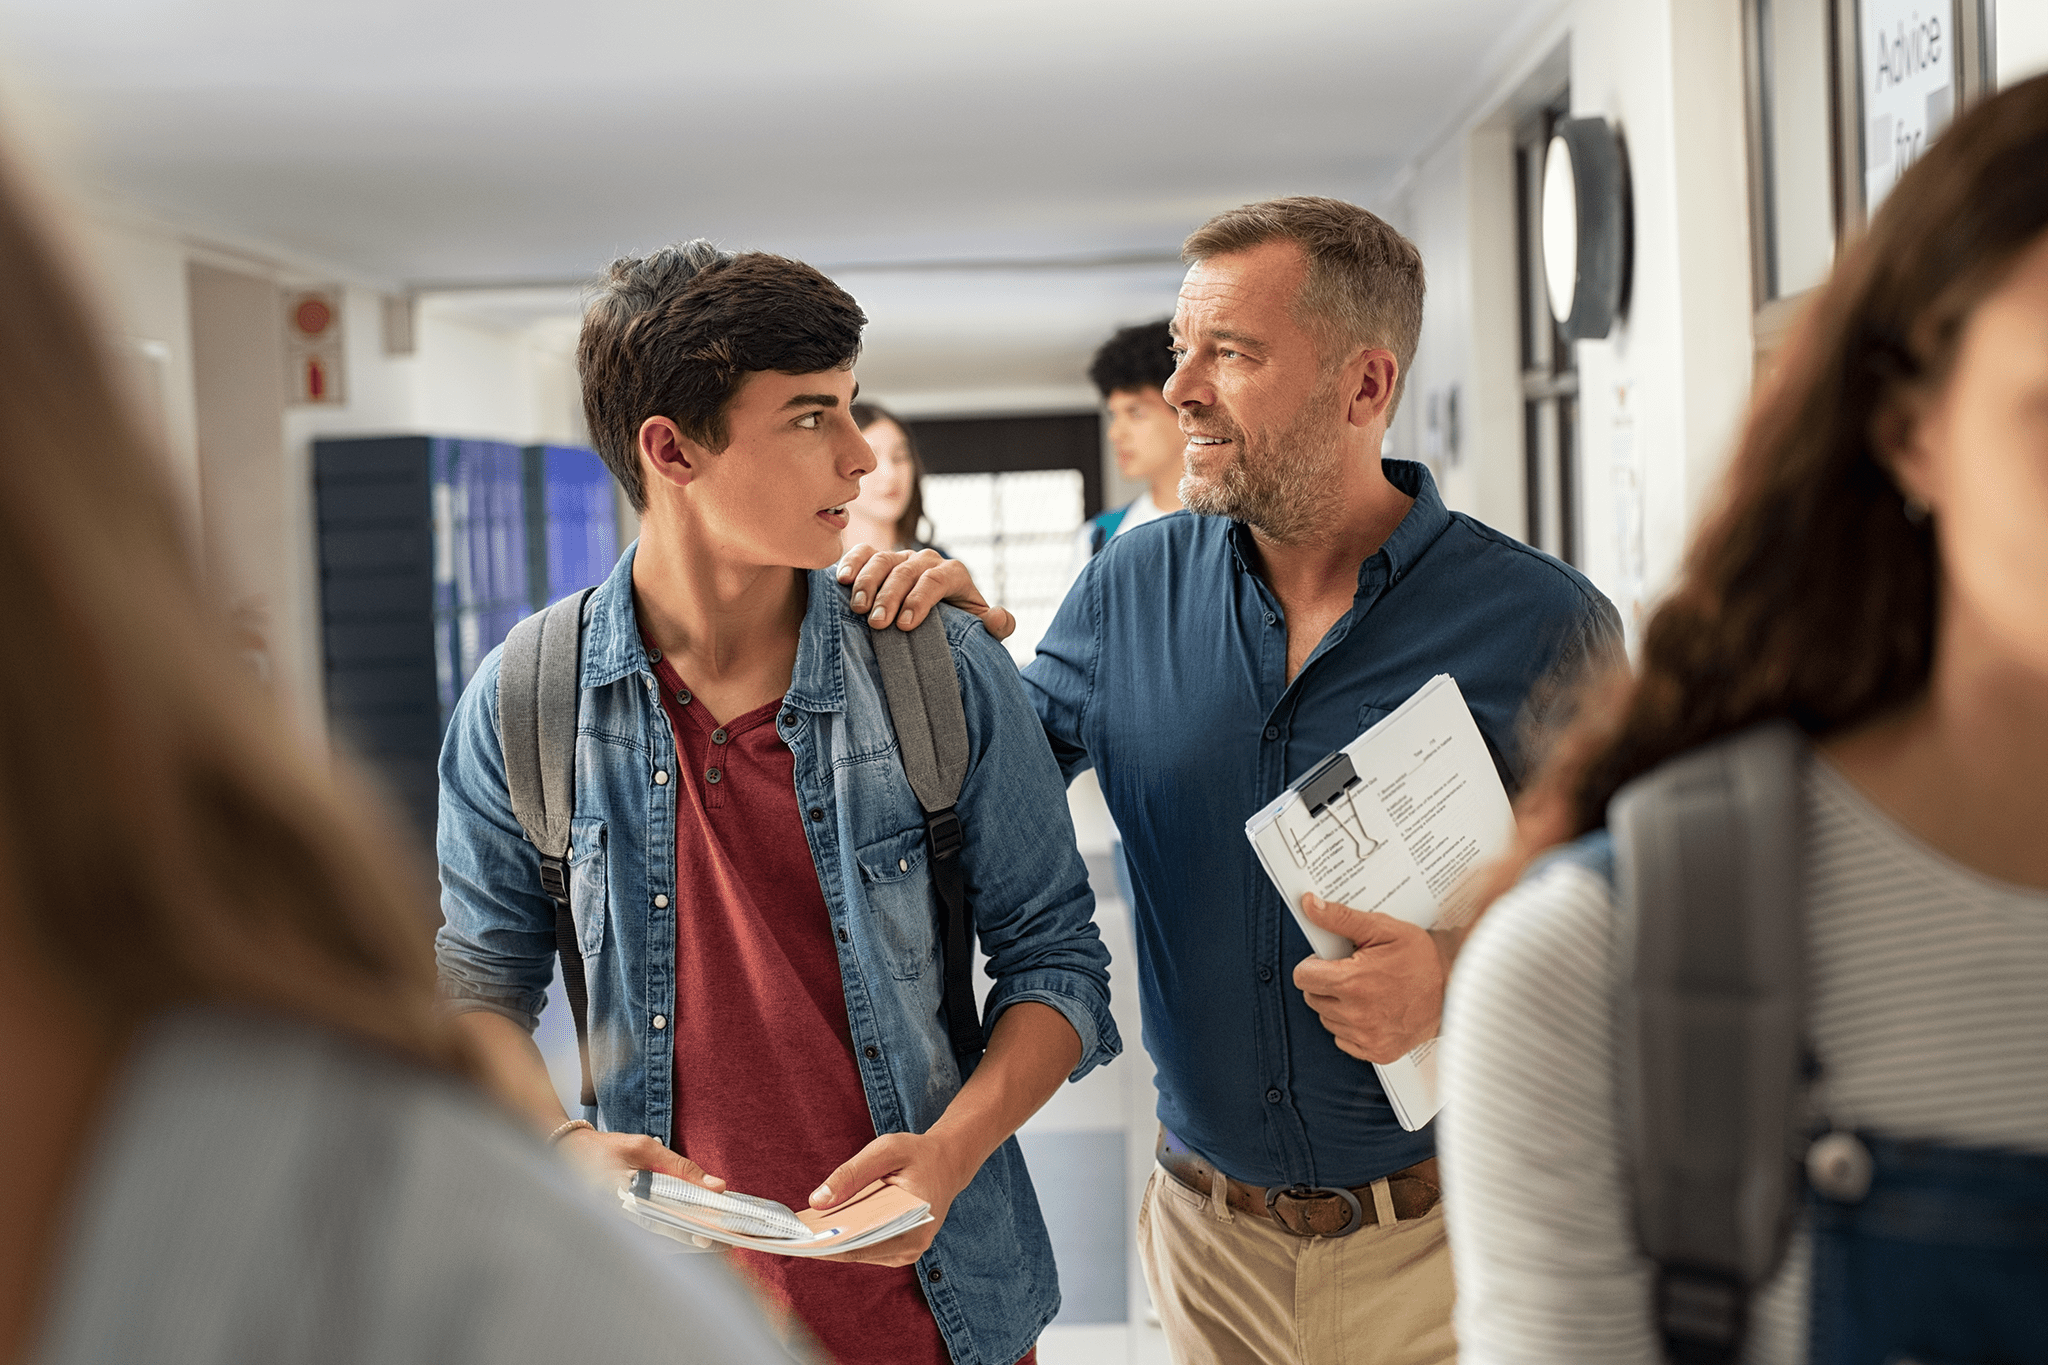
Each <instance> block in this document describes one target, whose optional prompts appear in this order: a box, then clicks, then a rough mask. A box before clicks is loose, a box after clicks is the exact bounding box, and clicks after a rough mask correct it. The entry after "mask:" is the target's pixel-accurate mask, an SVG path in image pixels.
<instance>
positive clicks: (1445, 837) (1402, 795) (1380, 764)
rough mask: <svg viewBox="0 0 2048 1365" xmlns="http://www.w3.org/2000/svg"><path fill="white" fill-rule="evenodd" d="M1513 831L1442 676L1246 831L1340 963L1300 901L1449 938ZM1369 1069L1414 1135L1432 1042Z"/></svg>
mask: <svg viewBox="0 0 2048 1365" xmlns="http://www.w3.org/2000/svg"><path fill="white" fill-rule="evenodd" d="M1514 829H1515V817H1514V812H1513V810H1512V809H1511V808H1510V806H1509V804H1508V794H1507V791H1506V789H1505V788H1503V787H1502V786H1501V783H1500V775H1499V774H1498V773H1497V772H1495V771H1494V767H1493V759H1492V757H1491V756H1490V755H1489V754H1488V753H1487V750H1486V741H1485V740H1484V739H1482V738H1481V737H1480V734H1479V727H1478V725H1477V724H1475V723H1474V722H1473V720H1472V711H1471V708H1470V707H1468V706H1466V705H1465V695H1464V693H1462V692H1460V691H1459V690H1458V684H1457V680H1456V679H1454V678H1452V677H1451V676H1450V675H1449V674H1447V673H1439V674H1438V675H1437V676H1436V677H1434V678H1431V679H1430V680H1429V681H1428V682H1427V683H1424V684H1423V685H1422V687H1421V689H1420V690H1418V691H1417V692H1416V693H1415V695H1414V696H1412V697H1410V698H1409V699H1408V700H1407V701H1405V702H1403V703H1402V704H1401V706H1400V707H1399V708H1398V709H1397V710H1395V711H1394V712H1393V713H1392V714H1391V715H1388V716H1386V717H1384V718H1383V719H1381V720H1380V721H1379V722H1378V723H1377V724H1375V725H1374V726H1373V727H1372V728H1371V729H1369V730H1367V731H1366V732H1365V733H1364V734H1362V735H1360V736H1359V737H1358V738H1357V739H1354V740H1352V741H1351V742H1350V743H1349V744H1347V745H1345V746H1344V747H1343V748H1341V749H1339V750H1338V751H1337V752H1336V753H1333V754H1331V755H1330V756H1329V757H1328V758H1326V759H1324V760H1323V761H1322V762H1320V763H1318V764H1316V765H1315V766H1314V767H1313V768H1310V769H1309V770H1308V771H1307V772H1306V773H1304V774H1302V775H1301V777H1300V778H1299V779H1297V780H1296V781H1295V782H1294V783H1293V784H1292V785H1290V786H1289V787H1288V788H1287V790H1286V791H1284V792H1282V793H1280V795H1279V796H1278V797H1277V798H1275V799H1274V800H1273V801H1272V803H1271V804H1269V805H1267V806H1266V808H1265V809H1264V810H1261V811H1260V812H1259V813H1258V814H1256V815H1254V816H1253V817H1252V818H1251V819H1249V820H1247V821H1245V826H1244V830H1245V837H1247V838H1248V839H1250V840H1251V843H1252V848H1253V849H1254V850H1256V851H1257V853H1258V855H1259V861H1260V863H1261V864H1263V865H1264V867H1265V869H1266V875H1267V876H1268V877H1271V878H1272V879H1273V885H1274V886H1276V887H1278V888H1279V890H1280V895H1281V897H1282V898H1283V899H1284V900H1285V901H1286V902H1287V906H1288V908H1289V909H1290V910H1292V911H1293V912H1294V918H1295V922H1296V923H1298V924H1300V925H1301V931H1302V933H1304V934H1306V935H1307V936H1308V941H1309V946H1310V947H1312V948H1314V949H1315V952H1316V956H1318V957H1325V958H1341V957H1349V956H1350V955H1351V952H1352V949H1353V948H1354V947H1355V946H1356V945H1354V944H1352V943H1351V942H1350V941H1349V940H1348V939H1345V938H1343V937H1342V936H1340V935H1337V934H1333V933H1330V932H1329V931H1328V930H1326V929H1321V928H1318V927H1317V926H1316V925H1314V924H1311V923H1309V921H1308V920H1307V919H1306V918H1304V917H1303V915H1302V913H1301V898H1302V897H1303V896H1304V895H1307V894H1309V893H1314V894H1315V895H1317V896H1320V897H1322V898H1323V899H1324V900H1326V901H1332V902H1335V903H1337V904H1340V905H1348V906H1350V907H1351V908H1352V909H1354V910H1374V911H1378V912H1379V913H1381V914H1385V915H1393V916H1395V917H1396V918H1398V919H1404V920H1407V921H1408V922H1409V923H1411V924H1419V925H1421V926H1422V927H1424V928H1426V929H1429V928H1438V927H1453V926H1456V925H1458V924H1461V923H1463V922H1464V921H1465V920H1466V919H1467V918H1469V917H1470V916H1471V914H1472V912H1473V910H1474V909H1475V907H1474V906H1473V905H1472V904H1471V897H1470V895H1469V893H1468V892H1467V891H1466V888H1465V880H1464V879H1465V874H1466V873H1468V872H1470V871H1471V870H1472V869H1473V868H1474V867H1477V866H1478V865H1479V864H1481V863H1483V862H1485V861H1487V860H1488V859H1490V858H1495V857H1498V856H1499V855H1500V854H1502V853H1504V852H1506V851H1507V847H1508V844H1509V841H1510V840H1511V839H1512V838H1513V837H1514ZM1376 1065H1377V1064H1376ZM1377 1069H1378V1071H1379V1075H1380V1082H1381V1084H1382V1085H1384V1086H1385V1087H1386V1091H1387V1097H1388V1098H1389V1099H1390V1100H1392V1101H1393V1105H1394V1112H1395V1114H1396V1116H1397V1117H1399V1119H1400V1121H1401V1126H1402V1127H1404V1128H1407V1129H1409V1130H1411V1131H1412V1130H1414V1129H1417V1128H1420V1127H1421V1126H1422V1125H1423V1124H1425V1123H1427V1122H1429V1121H1430V1119H1432V1118H1434V1117H1435V1116H1436V1112H1437V1110H1438V1109H1439V1108H1440V1107H1441V1106H1442V1100H1441V1099H1440V1098H1439V1096H1438V1092H1437V1083H1436V1042H1435V1041H1434V1040H1431V1041H1430V1042H1427V1043H1423V1044H1422V1045H1420V1046H1419V1047H1417V1048H1416V1049H1415V1050H1414V1051H1413V1052H1410V1053H1409V1054H1408V1055H1407V1056H1406V1057H1403V1058H1402V1059H1401V1060H1400V1061H1398V1062H1391V1063H1387V1064H1384V1065H1377Z"/></svg>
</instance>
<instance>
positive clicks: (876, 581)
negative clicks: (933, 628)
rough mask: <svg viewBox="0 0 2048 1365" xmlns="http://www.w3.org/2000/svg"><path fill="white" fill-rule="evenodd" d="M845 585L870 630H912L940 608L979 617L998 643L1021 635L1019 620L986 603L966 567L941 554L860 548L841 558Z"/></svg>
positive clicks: (872, 547) (859, 546)
mask: <svg viewBox="0 0 2048 1365" xmlns="http://www.w3.org/2000/svg"><path fill="white" fill-rule="evenodd" d="M839 581H840V582H841V583H851V584H852V585H853V609H854V610H855V611H864V612H866V613H867V614H868V624H869V625H871V626H873V627H874V628H875V629H877V630H880V629H881V628H882V627H884V626H887V625H889V624H890V623H891V622H894V623H895V625H896V628H897V629H898V630H911V629H913V628H915V627H916V626H917V624H918V623H919V622H921V621H923V620H924V618H925V617H927V616H929V615H931V614H932V612H933V611H935V610H937V608H938V605H939V603H940V602H950V603H952V604H953V605H954V606H956V607H959V608H960V609H961V610H963V611H971V612H973V613H974V614H975V615H976V616H979V617H980V618H981V623H982V625H983V626H985V627H987V628H988V633H989V634H990V635H993V636H994V637H995V638H996V639H998V640H1002V639H1007V638H1008V637H1009V635H1010V633H1011V632H1012V631H1014V630H1016V629H1017V618H1016V617H1014V616H1012V615H1011V614H1010V613H1009V612H1007V611H1005V610H1004V609H1003V608H1001V607H992V606H990V605H989V604H988V603H987V602H986V601H984V600H983V598H982V595H981V590H980V589H979V588H977V587H975V586H974V577H973V575H971V574H969V573H968V572H967V566H966V565H965V564H962V563H961V562H960V561H959V560H957V559H947V558H945V557H944V556H943V555H941V554H940V553H939V552H938V551H937V550H918V551H915V552H912V551H908V550H877V549H876V548H875V547H874V546H872V545H856V546H854V547H853V548H852V549H851V550H848V551H847V552H846V553H845V554H843V555H841V556H840V558H839Z"/></svg>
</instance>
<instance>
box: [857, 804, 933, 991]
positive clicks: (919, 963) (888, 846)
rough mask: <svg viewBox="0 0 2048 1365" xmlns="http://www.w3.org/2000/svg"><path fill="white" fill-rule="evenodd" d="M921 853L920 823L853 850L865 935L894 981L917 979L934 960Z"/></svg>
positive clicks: (928, 890) (929, 885)
mask: <svg viewBox="0 0 2048 1365" xmlns="http://www.w3.org/2000/svg"><path fill="white" fill-rule="evenodd" d="M926 854H927V847H926V841H925V832H924V827H923V826H921V825H920V826H919V827H918V828H916V829H907V830H904V831H903V832H902V833H900V834H892V835H889V836H888V837H887V838H885V839H877V840H875V841H874V842H873V843H871V844H864V845H862V846H861V848H860V849H858V850H857V851H856V852H855V853H854V860H855V861H856V862H858V863H859V864H860V879H861V884H862V890H863V891H865V892H866V895H867V916H866V919H867V923H866V929H867V937H868V939H869V942H870V943H872V944H873V946H874V950H875V951H876V952H877V953H879V954H881V955H882V956H883V957H884V958H886V959H887V961H886V962H885V963H884V964H883V965H884V966H886V967H887V968H888V970H889V974H890V975H891V976H893V977H895V978H896V979H897V980H898V981H916V980H917V979H918V978H920V977H922V976H923V975H924V974H925V972H926V971H927V970H929V969H931V967H932V966H934V965H935V964H936V963H937V961H938V926H937V924H936V923H935V922H934V919H933V916H934V914H935V913H936V912H935V911H934V910H933V908H932V879H931V876H930V874H929V873H928V872H927V871H926V867H925V862H926Z"/></svg>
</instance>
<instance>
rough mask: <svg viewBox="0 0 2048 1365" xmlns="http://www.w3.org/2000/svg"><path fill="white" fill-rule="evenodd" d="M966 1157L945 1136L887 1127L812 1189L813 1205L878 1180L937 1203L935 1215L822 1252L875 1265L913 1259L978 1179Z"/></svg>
mask: <svg viewBox="0 0 2048 1365" xmlns="http://www.w3.org/2000/svg"><path fill="white" fill-rule="evenodd" d="M963 1164H964V1163H963V1162H962V1161H961V1160H960V1159H959V1157H958V1156H957V1155H956V1154H955V1152H954V1151H953V1149H952V1148H951V1146H949V1145H948V1144H947V1142H946V1140H945V1139H944V1138H939V1137H934V1136H932V1135H931V1134H929V1133H887V1134H884V1135H883V1136H881V1137H878V1138H876V1139H875V1140H874V1141H873V1142H870V1143H869V1144H868V1145H867V1146H865V1147H863V1148H861V1149H860V1151H858V1152H856V1153H854V1155H853V1157H852V1159H851V1160H849V1161H847V1162H846V1163H845V1164H844V1165H842V1166H840V1168H839V1169H838V1170H836V1171H834V1172H832V1174H831V1175H830V1176H828V1177H826V1179H825V1183H824V1184H822V1185H820V1186H818V1188H817V1189H815V1190H813V1191H812V1192H811V1207H812V1208H814V1209H829V1208H831V1207H832V1206H833V1205H835V1204H841V1203H844V1202H845V1201H846V1200H848V1199H851V1198H852V1197H853V1196H854V1195H856V1194H859V1193H860V1192H861V1191H862V1190H864V1189H866V1188H867V1187H868V1186H869V1185H872V1184H873V1183H874V1182H875V1181H877V1180H882V1181H887V1182H888V1183H889V1184H891V1185H900V1186H901V1187H902V1188H904V1189H906V1190H908V1191H910V1192H911V1193H912V1194H914V1195H916V1196H917V1197H918V1198H919V1199H922V1200H924V1202H925V1203H927V1204H930V1205H931V1206H932V1221H931V1222H929V1223H925V1224H923V1225H921V1226H919V1227H914V1228H912V1229H911V1230H910V1231H908V1232H904V1233H899V1234H897V1235H896V1236H894V1237H891V1238H890V1239H889V1240H888V1241H886V1242H877V1243H876V1244H875V1245H873V1246H871V1247H863V1248H861V1249H860V1250H859V1251H848V1252H842V1253H841V1254H839V1255H837V1256H821V1257H819V1258H818V1259H820V1260H824V1261H865V1262H867V1263H869V1264H871V1265H891V1266H903V1265H909V1264H911V1263H912V1262H914V1261H915V1260H917V1258H918V1257H920V1256H922V1255H924V1253H925V1252H926V1251H927V1250H928V1249H929V1248H930V1247H931V1244H932V1239H933V1238H934V1237H937V1236H938V1235H939V1229H940V1228H941V1227H942V1226H944V1224H945V1221H946V1211H947V1210H948V1209H950V1208H952V1207H953V1201H954V1200H955V1199H957V1198H959V1197H960V1191H962V1190H964V1189H966V1188H967V1182H968V1181H970V1180H972V1179H974V1170H975V1168H973V1167H970V1168H968V1169H966V1170H962V1169H961V1166H962V1165H963Z"/></svg>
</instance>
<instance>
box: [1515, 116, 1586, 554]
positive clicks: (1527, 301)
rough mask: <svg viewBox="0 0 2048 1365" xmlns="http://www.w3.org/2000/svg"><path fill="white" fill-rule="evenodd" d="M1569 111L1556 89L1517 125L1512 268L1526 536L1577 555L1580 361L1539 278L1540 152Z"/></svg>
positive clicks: (1548, 549)
mask: <svg viewBox="0 0 2048 1365" xmlns="http://www.w3.org/2000/svg"><path fill="white" fill-rule="evenodd" d="M1570 110H1571V93H1570V91H1569V90H1560V91H1559V92H1558V93H1557V94H1556V96H1555V97H1554V98H1552V99H1551V100H1549V101H1548V102H1546V103H1545V104H1544V105H1543V106H1542V107H1540V108H1538V109H1536V110H1534V111H1532V112H1531V113H1529V114H1528V115H1526V116H1525V117H1524V118H1523V119H1522V121H1521V122H1520V123H1519V124H1518V125H1516V128H1515V212H1516V219H1515V221H1516V232H1515V236H1516V247H1517V250H1516V270H1517V274H1518V276H1519V280H1520V297H1521V323H1522V328H1521V330H1522V460H1523V474H1524V480H1525V484H1526V495H1525V496H1526V502H1525V504H1524V505H1525V506H1526V507H1527V509H1528V512H1527V517H1528V522H1527V526H1526V527H1525V528H1524V535H1523V539H1524V540H1525V541H1527V542H1528V543H1529V544H1531V545H1533V546H1535V547H1536V548H1537V549H1539V550H1543V551H1545V552H1547V553H1549V554H1553V555H1556V556H1557V557H1558V558H1559V559H1562V560H1563V561H1564V562H1565V563H1567V564H1574V565H1576V564H1577V563H1578V562H1579V475H1578V463H1579V432H1578V428H1579V370H1578V360H1577V357H1576V355H1575V353H1574V351H1573V349H1572V343H1571V342H1569V341H1567V340H1566V339H1565V338H1564V336H1563V334H1562V333H1561V332H1560V331H1559V330H1558V326H1557V321H1556V319H1555V318H1553V317H1552V316H1551V312H1550V291H1549V287H1548V285H1546V284H1545V283H1544V277H1543V254H1542V253H1543V158H1544V154H1545V152H1547V151H1548V150H1549V147H1550V135H1551V133H1552V132H1553V131H1555V129H1556V127H1557V124H1558V122H1559V121H1560V120H1562V119H1563V118H1565V117H1566V116H1567V115H1568V114H1569V113H1570Z"/></svg>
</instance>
